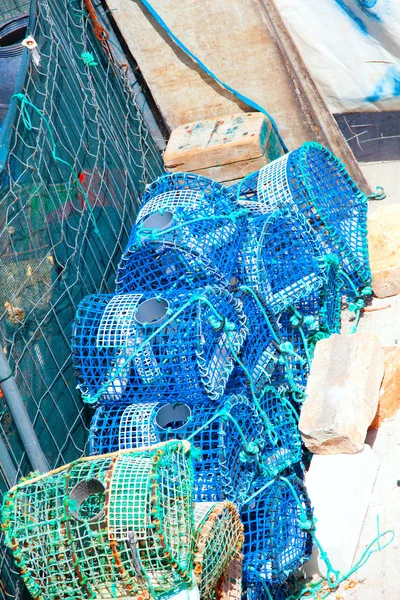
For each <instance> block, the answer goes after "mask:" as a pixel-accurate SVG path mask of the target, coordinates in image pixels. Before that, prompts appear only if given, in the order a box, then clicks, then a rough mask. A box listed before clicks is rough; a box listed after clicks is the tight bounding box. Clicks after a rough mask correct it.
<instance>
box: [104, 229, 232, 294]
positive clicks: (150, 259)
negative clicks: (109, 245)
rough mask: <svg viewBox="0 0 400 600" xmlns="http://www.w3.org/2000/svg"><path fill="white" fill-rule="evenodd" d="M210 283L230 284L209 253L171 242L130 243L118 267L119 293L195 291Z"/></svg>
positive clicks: (117, 290) (116, 282)
mask: <svg viewBox="0 0 400 600" xmlns="http://www.w3.org/2000/svg"><path fill="white" fill-rule="evenodd" d="M207 285H218V286H220V287H225V288H228V287H229V282H228V281H227V280H226V279H225V278H224V276H223V275H222V274H221V273H220V272H219V271H218V270H217V269H216V268H215V267H214V266H213V264H212V263H211V262H210V261H209V260H208V258H207V257H206V256H200V255H199V254H198V253H197V252H196V250H195V249H191V250H190V251H187V250H184V249H182V248H177V247H176V246H175V245H174V244H173V243H170V242H161V241H159V242H151V241H147V242H144V243H142V244H141V245H136V246H135V245H132V244H130V245H128V247H127V249H126V250H125V252H124V254H123V255H122V257H121V260H120V262H119V265H118V269H117V276H116V280H115V288H116V292H118V293H120V294H124V293H131V292H135V291H136V292H137V291H141V292H147V291H157V292H158V293H160V292H163V291H172V290H182V289H186V290H190V289H191V290H193V289H196V288H200V287H205V286H207Z"/></svg>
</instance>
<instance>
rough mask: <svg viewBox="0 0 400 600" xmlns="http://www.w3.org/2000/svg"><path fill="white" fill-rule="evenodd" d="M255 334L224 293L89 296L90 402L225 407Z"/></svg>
mask: <svg viewBox="0 0 400 600" xmlns="http://www.w3.org/2000/svg"><path fill="white" fill-rule="evenodd" d="M246 335H247V327H246V325H245V316H244V313H243V310H242V307H241V304H240V302H239V301H237V300H235V299H234V298H233V296H232V295H231V294H230V293H229V292H228V291H227V290H224V289H222V288H207V289H203V290H198V291H197V292H196V293H195V294H185V293H184V292H183V291H182V292H180V293H177V292H163V294H162V295H157V296H155V295H153V294H152V293H147V294H141V293H138V294H114V295H93V296H87V297H86V298H84V300H83V301H82V302H81V304H80V305H79V307H78V309H77V313H76V317H75V323H74V327H73V338H72V348H73V361H74V365H75V369H76V374H77V377H78V381H79V387H80V389H81V392H82V394H83V396H84V400H85V401H86V402H88V403H93V402H95V401H97V400H98V399H101V401H102V402H107V403H111V404H115V403H121V402H122V403H128V402H133V401H135V399H136V398H142V399H143V398H145V399H146V400H157V399H159V400H160V399H161V398H164V400H165V399H167V400H172V399H175V400H181V399H182V398H188V397H189V398H193V399H194V398H200V399H204V398H205V399H207V398H208V399H212V400H218V399H219V398H220V397H221V396H222V394H223V392H224V389H225V385H226V382H227V380H228V378H229V375H230V373H231V371H232V369H233V366H234V358H233V355H235V354H236V353H238V352H239V351H240V348H241V347H242V345H243V342H244V339H245V337H246Z"/></svg>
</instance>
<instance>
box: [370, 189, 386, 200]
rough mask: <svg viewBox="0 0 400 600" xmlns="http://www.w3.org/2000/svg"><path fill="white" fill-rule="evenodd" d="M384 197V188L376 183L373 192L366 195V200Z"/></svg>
mask: <svg viewBox="0 0 400 600" xmlns="http://www.w3.org/2000/svg"><path fill="white" fill-rule="evenodd" d="M385 198H386V194H385V190H384V189H383V187H382V186H381V185H377V186H376V188H375V192H374V193H373V194H370V195H369V196H367V200H384V199H385Z"/></svg>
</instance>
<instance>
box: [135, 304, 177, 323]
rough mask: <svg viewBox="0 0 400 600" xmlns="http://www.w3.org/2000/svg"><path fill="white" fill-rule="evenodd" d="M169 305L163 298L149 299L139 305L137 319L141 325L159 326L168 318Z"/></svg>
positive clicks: (136, 313)
mask: <svg viewBox="0 0 400 600" xmlns="http://www.w3.org/2000/svg"><path fill="white" fill-rule="evenodd" d="M168 308H169V304H168V302H167V300H164V299H163V298H160V299H158V298H149V299H148V300H145V301H144V302H142V303H141V304H139V306H138V308H137V310H136V312H135V319H136V321H137V322H138V323H140V325H159V324H160V323H162V321H163V320H164V319H165V317H166V316H167V311H168Z"/></svg>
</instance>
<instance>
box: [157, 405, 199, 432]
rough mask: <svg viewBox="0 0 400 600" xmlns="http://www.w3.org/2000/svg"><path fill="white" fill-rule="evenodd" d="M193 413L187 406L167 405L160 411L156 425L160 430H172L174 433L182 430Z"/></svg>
mask: <svg viewBox="0 0 400 600" xmlns="http://www.w3.org/2000/svg"><path fill="white" fill-rule="evenodd" d="M191 414H192V411H191V410H190V408H189V406H187V404H166V405H165V406H162V407H161V408H159V409H158V411H157V414H156V418H155V423H156V425H157V427H159V428H160V429H171V430H173V431H175V430H178V429H182V427H184V426H185V425H186V424H187V422H188V420H189V418H190V417H191Z"/></svg>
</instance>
